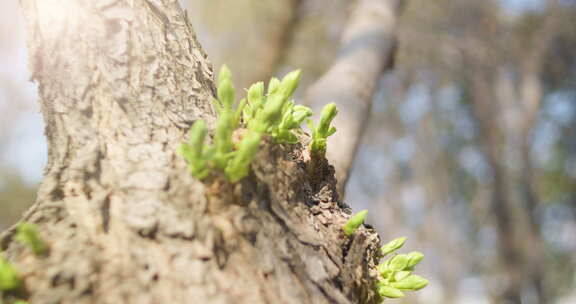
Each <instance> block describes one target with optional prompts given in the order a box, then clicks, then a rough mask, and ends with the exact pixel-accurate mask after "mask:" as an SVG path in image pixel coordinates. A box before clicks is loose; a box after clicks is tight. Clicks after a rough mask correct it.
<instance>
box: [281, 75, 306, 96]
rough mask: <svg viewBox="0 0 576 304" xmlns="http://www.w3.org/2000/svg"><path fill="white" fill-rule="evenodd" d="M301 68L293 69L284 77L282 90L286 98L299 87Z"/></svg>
mask: <svg viewBox="0 0 576 304" xmlns="http://www.w3.org/2000/svg"><path fill="white" fill-rule="evenodd" d="M300 74H301V73H300V70H295V71H292V72H290V73H288V74H286V76H284V78H282V82H281V83H280V91H281V92H282V94H283V95H284V98H288V97H290V96H291V95H292V94H293V93H294V91H296V88H297V87H298V83H299V82H300Z"/></svg>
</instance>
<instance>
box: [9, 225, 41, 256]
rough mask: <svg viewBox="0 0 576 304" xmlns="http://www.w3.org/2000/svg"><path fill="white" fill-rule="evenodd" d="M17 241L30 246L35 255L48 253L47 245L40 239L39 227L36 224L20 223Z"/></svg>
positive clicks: (17, 230)
mask: <svg viewBox="0 0 576 304" xmlns="http://www.w3.org/2000/svg"><path fill="white" fill-rule="evenodd" d="M16 240H17V241H19V242H20V243H22V244H24V245H26V246H28V247H29V248H30V249H31V250H32V252H34V254H35V255H43V254H45V253H46V250H47V247H46V244H45V243H44V241H43V240H42V239H41V238H40V233H39V232H38V227H37V226H36V225H34V224H31V223H26V222H20V223H19V224H18V226H17V228H16Z"/></svg>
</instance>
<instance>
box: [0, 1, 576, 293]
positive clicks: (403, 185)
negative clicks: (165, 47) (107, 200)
mask: <svg viewBox="0 0 576 304" xmlns="http://www.w3.org/2000/svg"><path fill="white" fill-rule="evenodd" d="M181 3H182V5H183V6H184V7H185V8H187V10H188V13H189V16H190V19H191V22H192V24H193V25H194V26H195V29H196V31H197V33H198V36H199V39H200V41H201V43H202V45H203V46H204V47H205V49H206V50H207V52H208V54H209V57H210V58H211V60H212V61H213V63H214V65H215V66H219V65H220V64H222V63H226V64H228V65H229V66H230V67H231V69H232V71H233V72H234V76H235V81H236V87H238V88H242V87H247V86H248V85H249V84H250V83H252V82H255V81H258V80H262V79H266V78H269V77H270V76H272V75H281V74H283V73H285V72H286V71H288V70H291V69H295V68H301V69H302V70H303V72H304V75H303V84H302V87H303V88H306V87H307V86H308V85H310V84H312V83H313V82H314V81H315V80H316V79H317V78H318V77H319V76H320V75H322V73H323V72H324V71H325V70H326V69H327V68H328V67H329V65H330V64H331V62H332V61H333V60H334V59H335V56H336V55H337V50H338V42H339V37H340V34H341V33H342V31H343V29H344V28H345V26H346V21H347V19H348V16H349V15H350V12H351V11H352V9H353V7H354V4H355V1H352V0H282V1H279V0H234V1H231V0H181ZM398 39H399V49H398V53H397V56H396V60H395V69H394V70H393V71H390V72H387V73H386V74H384V75H383V76H382V79H381V82H380V89H379V91H378V93H377V94H376V96H375V98H374V101H373V107H372V113H371V117H370V125H369V128H368V130H367V132H366V134H365V135H364V138H363V143H362V146H361V147H360V151H359V153H358V155H357V159H356V163H355V166H354V169H353V173H352V177H351V179H350V181H349V183H348V187H347V191H346V198H345V200H346V202H347V203H348V204H350V205H351V206H352V207H353V209H355V210H360V209H364V208H367V209H369V210H370V218H369V220H368V222H369V223H370V224H372V225H373V226H374V227H375V228H376V229H377V230H378V231H379V232H380V234H381V236H382V238H383V239H384V240H387V239H392V238H395V237H397V236H407V237H408V243H407V245H406V247H407V249H408V250H420V251H422V252H424V253H425V255H426V259H425V261H424V263H423V264H422V265H421V266H419V268H420V270H419V272H420V273H421V274H423V275H424V276H425V277H427V278H428V279H430V281H431V282H432V283H431V284H430V285H429V286H428V287H427V288H425V289H424V290H422V291H420V292H418V293H416V294H414V295H411V296H409V297H407V298H406V299H405V300H399V301H396V302H406V303H507V300H506V298H507V295H509V294H510V293H511V292H512V293H516V294H518V295H519V300H520V302H518V301H516V303H562V304H570V303H576V271H575V269H576V1H573V0H499V1H498V0H411V1H408V2H407V5H406V6H405V7H404V9H403V10H402V14H401V16H400V18H399V20H398ZM29 77H30V76H29V72H28V70H27V53H26V43H25V32H24V20H23V18H22V16H21V12H20V11H19V8H18V4H17V1H0V229H4V228H6V227H8V226H9V225H11V224H13V223H14V222H15V221H17V219H18V217H19V216H20V215H21V214H22V212H23V211H24V210H25V208H27V207H28V206H30V204H31V203H32V202H33V201H34V198H35V191H36V188H37V186H38V184H39V182H40V181H41V178H42V169H43V166H44V163H45V161H46V144H45V139H44V137H43V122H42V117H41V115H40V114H39V106H38V103H37V100H36V98H37V94H36V86H35V85H34V84H32V83H31V82H29V80H28V79H29ZM303 92H304V90H302V89H301V90H300V91H299V94H300V95H302V94H303ZM333 148H334V147H333ZM508 298H510V297H508Z"/></svg>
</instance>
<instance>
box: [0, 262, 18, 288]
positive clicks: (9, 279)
mask: <svg viewBox="0 0 576 304" xmlns="http://www.w3.org/2000/svg"><path fill="white" fill-rule="evenodd" d="M19 286H20V279H19V276H18V272H17V271H16V268H14V266H12V264H10V263H9V262H8V261H7V260H6V259H4V258H3V257H2V256H0V291H8V290H14V289H16V288H18V287H19Z"/></svg>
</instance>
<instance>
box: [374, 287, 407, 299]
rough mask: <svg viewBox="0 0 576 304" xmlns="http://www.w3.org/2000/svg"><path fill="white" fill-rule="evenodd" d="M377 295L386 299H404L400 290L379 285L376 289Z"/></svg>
mask: <svg viewBox="0 0 576 304" xmlns="http://www.w3.org/2000/svg"><path fill="white" fill-rule="evenodd" d="M378 293H379V294H380V296H381V297H383V298H384V297H386V298H393V299H395V298H402V297H404V293H403V292H402V291H401V290H400V289H397V288H394V287H392V286H388V285H380V286H379V287H378Z"/></svg>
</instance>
